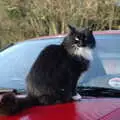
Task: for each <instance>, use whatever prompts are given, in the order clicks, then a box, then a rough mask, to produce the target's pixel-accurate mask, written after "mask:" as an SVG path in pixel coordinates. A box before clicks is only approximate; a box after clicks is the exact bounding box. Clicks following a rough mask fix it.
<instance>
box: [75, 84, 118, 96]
mask: <svg viewBox="0 0 120 120" xmlns="http://www.w3.org/2000/svg"><path fill="white" fill-rule="evenodd" d="M77 91H78V92H79V94H80V95H82V96H94V97H118V98H120V90H118V89H112V88H102V87H83V86H80V87H78V89H77Z"/></svg>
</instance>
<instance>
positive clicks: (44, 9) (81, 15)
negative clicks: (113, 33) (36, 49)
mask: <svg viewBox="0 0 120 120" xmlns="http://www.w3.org/2000/svg"><path fill="white" fill-rule="evenodd" d="M68 23H70V24H74V25H76V26H79V27H85V26H92V25H94V30H95V31H101V30H119V29H120V0H0V48H2V47H3V46H5V45H7V44H9V43H12V42H17V41H23V40H26V39H29V38H33V37H39V36H45V35H56V34H64V33H66V32H67V24H68Z"/></svg>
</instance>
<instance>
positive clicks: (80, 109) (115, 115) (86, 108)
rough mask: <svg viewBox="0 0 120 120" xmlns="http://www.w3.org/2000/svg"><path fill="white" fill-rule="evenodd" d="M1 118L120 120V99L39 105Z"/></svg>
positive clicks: (93, 99) (92, 99)
mask: <svg viewBox="0 0 120 120" xmlns="http://www.w3.org/2000/svg"><path fill="white" fill-rule="evenodd" d="M0 120H120V99H115V98H110V99H109V98H88V99H82V100H81V101H80V102H72V103H66V104H58V105H53V106H52V105H51V106H44V107H42V106H37V107H33V108H30V109H27V110H25V111H23V112H21V113H19V114H17V115H16V116H1V117H0Z"/></svg>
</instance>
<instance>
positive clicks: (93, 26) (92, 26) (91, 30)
mask: <svg viewBox="0 0 120 120" xmlns="http://www.w3.org/2000/svg"><path fill="white" fill-rule="evenodd" d="M94 28H95V25H94V24H92V25H91V26H90V27H88V29H89V31H90V32H91V33H93V30H94Z"/></svg>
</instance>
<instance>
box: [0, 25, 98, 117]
mask: <svg viewBox="0 0 120 120" xmlns="http://www.w3.org/2000/svg"><path fill="white" fill-rule="evenodd" d="M68 26H69V29H70V32H69V33H68V35H67V36H66V37H65V38H64V40H63V42H62V44H61V45H49V46H47V47H46V48H45V49H43V51H42V52H41V53H40V55H39V56H38V58H37V60H36V61H35V63H34V64H33V66H32V68H31V70H30V72H29V74H28V76H27V80H26V88H27V97H25V98H16V97H15V95H14V94H13V93H7V94H5V95H3V97H2V99H1V102H0V113H3V114H8V115H11V114H16V113H18V112H20V111H21V110H23V109H25V108H28V107H32V106H35V105H48V104H56V103H61V102H62V103H63V102H68V101H70V100H71V99H73V100H78V99H80V95H79V94H78V93H77V92H76V84H77V81H78V79H79V77H80V76H81V74H82V73H83V72H85V71H87V69H88V68H89V64H90V61H91V60H92V59H93V57H92V50H93V49H94V48H95V46H96V42H95V38H94V36H93V34H92V31H91V30H89V29H88V28H84V29H78V28H76V27H73V26H71V25H68Z"/></svg>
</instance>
